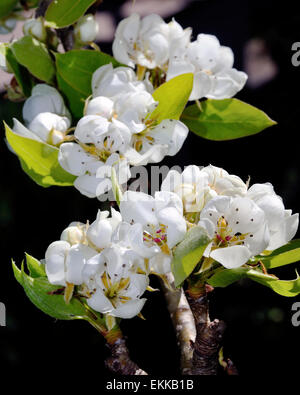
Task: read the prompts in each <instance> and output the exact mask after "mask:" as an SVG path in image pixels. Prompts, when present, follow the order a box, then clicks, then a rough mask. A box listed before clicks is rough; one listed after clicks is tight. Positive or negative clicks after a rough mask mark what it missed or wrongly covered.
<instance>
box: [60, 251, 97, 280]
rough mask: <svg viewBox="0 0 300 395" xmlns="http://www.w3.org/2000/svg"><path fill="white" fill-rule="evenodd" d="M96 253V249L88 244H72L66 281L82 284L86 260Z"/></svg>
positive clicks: (67, 261) (67, 262) (67, 260)
mask: <svg viewBox="0 0 300 395" xmlns="http://www.w3.org/2000/svg"><path fill="white" fill-rule="evenodd" d="M96 254H97V252H96V251H95V250H93V249H92V248H90V247H88V246H86V245H83V244H75V245H74V246H72V247H71V248H70V251H69V253H68V256H67V258H66V267H67V270H66V281H68V283H71V284H75V285H80V284H82V283H83V278H82V269H83V267H84V265H85V263H86V261H87V260H88V259H90V258H91V257H93V256H94V255H96Z"/></svg>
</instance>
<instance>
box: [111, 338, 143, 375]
mask: <svg viewBox="0 0 300 395" xmlns="http://www.w3.org/2000/svg"><path fill="white" fill-rule="evenodd" d="M107 345H108V347H109V349H110V352H111V356H110V357H109V358H108V359H107V360H106V361H105V365H106V367H107V368H108V369H109V370H111V371H112V372H114V373H116V374H121V375H135V376H142V375H143V376H144V375H147V373H146V372H145V371H144V370H142V369H140V368H139V367H138V365H137V364H136V363H135V362H133V361H132V360H131V359H130V356H129V352H128V349H127V347H126V343H125V340H124V339H118V340H117V341H116V342H114V343H113V344H110V343H107Z"/></svg>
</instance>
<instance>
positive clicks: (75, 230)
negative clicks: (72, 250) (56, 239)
mask: <svg viewBox="0 0 300 395" xmlns="http://www.w3.org/2000/svg"><path fill="white" fill-rule="evenodd" d="M83 227H84V224H83V223H81V222H71V223H70V225H69V226H68V227H67V228H66V229H65V230H64V231H63V232H62V234H61V236H60V239H61V240H63V241H67V242H68V243H70V244H71V245H74V244H80V243H81V244H82V243H83V241H84V239H85V232H84V230H83Z"/></svg>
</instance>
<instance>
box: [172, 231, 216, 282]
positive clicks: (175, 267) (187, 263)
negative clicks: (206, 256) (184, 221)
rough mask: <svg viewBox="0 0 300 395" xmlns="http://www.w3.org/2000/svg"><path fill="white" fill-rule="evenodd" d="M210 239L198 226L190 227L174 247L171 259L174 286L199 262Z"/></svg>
mask: <svg viewBox="0 0 300 395" xmlns="http://www.w3.org/2000/svg"><path fill="white" fill-rule="evenodd" d="M209 242H210V239H209V237H208V234H207V232H206V230H205V229H203V228H201V227H200V226H196V227H194V228H191V229H190V230H189V231H188V232H187V234H186V236H185V238H184V240H183V241H182V242H181V243H180V244H179V245H178V246H177V247H176V249H175V252H174V258H173V261H172V272H173V275H174V278H175V286H176V287H178V286H179V285H180V284H182V283H183V281H184V280H185V279H186V278H187V277H188V276H189V275H190V274H191V273H192V271H193V270H194V269H195V267H196V265H197V264H198V263H199V261H200V259H201V258H202V255H203V253H204V251H205V249H206V247H207V245H208V244H209Z"/></svg>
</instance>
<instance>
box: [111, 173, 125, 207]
mask: <svg viewBox="0 0 300 395" xmlns="http://www.w3.org/2000/svg"><path fill="white" fill-rule="evenodd" d="M111 183H112V191H113V194H114V197H115V199H116V202H117V204H118V206H119V207H120V202H121V200H122V199H123V193H122V189H121V187H120V184H119V182H118V177H117V173H116V170H115V168H114V167H112V168H111Z"/></svg>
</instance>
